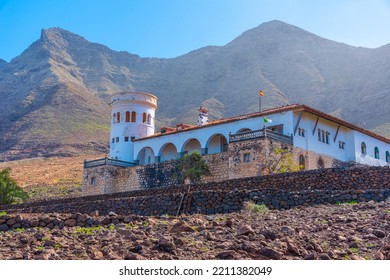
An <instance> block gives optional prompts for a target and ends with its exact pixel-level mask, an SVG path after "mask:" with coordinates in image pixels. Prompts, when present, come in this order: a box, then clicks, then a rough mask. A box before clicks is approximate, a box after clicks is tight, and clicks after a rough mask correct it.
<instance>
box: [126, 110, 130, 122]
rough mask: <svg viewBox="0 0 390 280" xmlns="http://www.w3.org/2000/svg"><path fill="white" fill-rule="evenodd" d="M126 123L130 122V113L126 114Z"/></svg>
mask: <svg viewBox="0 0 390 280" xmlns="http://www.w3.org/2000/svg"><path fill="white" fill-rule="evenodd" d="M126 122H130V112H129V111H127V112H126Z"/></svg>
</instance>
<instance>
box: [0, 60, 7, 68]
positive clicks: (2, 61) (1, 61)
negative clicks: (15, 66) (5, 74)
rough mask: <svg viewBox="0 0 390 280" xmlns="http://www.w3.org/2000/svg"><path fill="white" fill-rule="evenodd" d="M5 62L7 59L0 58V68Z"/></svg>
mask: <svg viewBox="0 0 390 280" xmlns="http://www.w3.org/2000/svg"><path fill="white" fill-rule="evenodd" d="M6 64H7V61H5V60H4V59H1V58H0V69H1V68H3V67H4V66H5V65H6Z"/></svg>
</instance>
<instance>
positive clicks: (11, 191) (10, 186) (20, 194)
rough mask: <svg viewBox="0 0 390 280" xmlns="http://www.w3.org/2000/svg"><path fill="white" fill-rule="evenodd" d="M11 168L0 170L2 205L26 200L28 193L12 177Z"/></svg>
mask: <svg viewBox="0 0 390 280" xmlns="http://www.w3.org/2000/svg"><path fill="white" fill-rule="evenodd" d="M10 172H11V169H10V168H5V169H3V170H2V171H0V205H4V204H13V203H20V202H24V201H26V199H27V198H28V194H27V193H26V192H25V191H24V190H23V189H22V188H20V187H19V186H18V185H17V183H16V181H15V180H14V179H12V178H11V177H10Z"/></svg>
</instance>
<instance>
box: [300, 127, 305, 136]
mask: <svg viewBox="0 0 390 280" xmlns="http://www.w3.org/2000/svg"><path fill="white" fill-rule="evenodd" d="M298 135H299V136H302V137H305V130H304V129H303V128H298Z"/></svg>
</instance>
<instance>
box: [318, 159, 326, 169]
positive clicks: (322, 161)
mask: <svg viewBox="0 0 390 280" xmlns="http://www.w3.org/2000/svg"><path fill="white" fill-rule="evenodd" d="M317 167H318V169H322V168H325V163H324V160H323V159H322V158H321V157H320V158H319V159H318V162H317Z"/></svg>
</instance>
